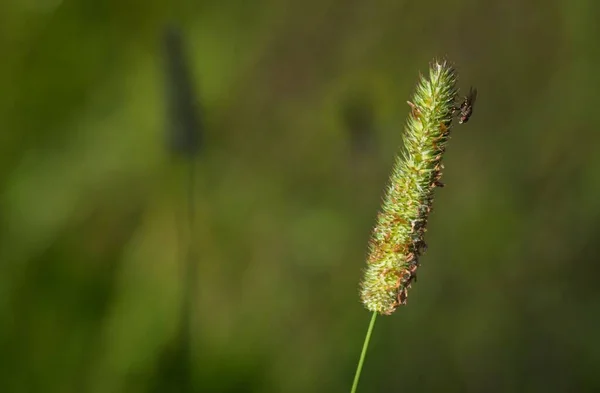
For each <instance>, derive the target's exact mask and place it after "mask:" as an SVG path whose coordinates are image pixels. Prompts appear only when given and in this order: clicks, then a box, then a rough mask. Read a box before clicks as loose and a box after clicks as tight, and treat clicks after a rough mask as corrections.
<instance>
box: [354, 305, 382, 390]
mask: <svg viewBox="0 0 600 393" xmlns="http://www.w3.org/2000/svg"><path fill="white" fill-rule="evenodd" d="M376 317H377V312H373V316H372V317H371V323H369V329H368V330H367V335H366V336H365V342H364V343H363V347H362V352H361V353H360V360H359V361H358V366H357V367H356V374H354V383H353V384H352V390H351V391H350V393H356V388H358V380H359V379H360V373H361V371H362V367H363V364H364V362H365V357H366V355H367V348H369V342H370V341H371V333H373V326H375V318H376Z"/></svg>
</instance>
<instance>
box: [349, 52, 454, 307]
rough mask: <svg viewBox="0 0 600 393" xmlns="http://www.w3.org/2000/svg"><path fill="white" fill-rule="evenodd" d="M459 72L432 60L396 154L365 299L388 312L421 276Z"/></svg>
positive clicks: (375, 234) (370, 261)
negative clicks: (400, 147) (418, 271)
mask: <svg viewBox="0 0 600 393" xmlns="http://www.w3.org/2000/svg"><path fill="white" fill-rule="evenodd" d="M456 78H457V76H456V72H455V70H454V68H453V67H452V66H451V65H450V64H449V63H448V62H446V61H433V62H432V63H431V64H430V68H429V78H425V77H423V76H422V75H421V77H420V82H419V84H418V86H417V90H416V92H415V95H414V99H413V102H408V104H409V106H410V107H411V113H410V116H409V118H408V122H407V125H406V128H405V135H404V149H403V151H402V154H401V155H400V156H398V157H397V158H396V161H395V163H394V168H393V171H392V175H391V177H390V181H389V185H388V187H387V190H386V193H385V196H384V199H383V206H382V208H381V212H380V213H379V214H378V216H377V224H376V226H375V228H374V230H373V234H372V236H371V240H370V242H369V246H370V247H369V248H370V250H369V257H368V260H367V269H366V271H365V276H364V279H363V281H362V284H361V298H362V302H363V303H364V305H365V306H366V308H367V309H369V310H370V311H374V312H377V313H379V314H384V315H389V314H391V313H393V312H394V311H395V310H396V308H397V307H398V306H400V305H401V304H406V297H407V291H408V289H409V288H410V286H411V284H412V282H413V281H416V271H417V268H418V267H419V257H420V256H421V254H422V252H423V251H424V250H425V248H426V245H425V241H424V234H425V231H426V226H427V218H428V216H429V213H430V212H431V205H432V202H433V191H434V190H435V188H436V187H443V184H442V183H441V182H440V178H441V176H442V169H443V165H442V156H443V154H444V151H445V150H446V144H447V142H448V139H449V137H450V128H451V123H452V118H453V115H454V112H455V101H456V98H457V94H458V92H457V89H456Z"/></svg>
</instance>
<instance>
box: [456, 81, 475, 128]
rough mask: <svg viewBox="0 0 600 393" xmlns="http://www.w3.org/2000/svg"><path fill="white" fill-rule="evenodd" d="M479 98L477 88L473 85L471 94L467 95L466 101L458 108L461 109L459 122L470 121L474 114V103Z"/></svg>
mask: <svg viewBox="0 0 600 393" xmlns="http://www.w3.org/2000/svg"><path fill="white" fill-rule="evenodd" d="M476 98H477V89H474V88H472V87H471V89H470V90H469V94H468V95H467V96H466V97H465V99H464V101H463V102H462V103H461V104H460V107H458V108H456V110H457V111H459V117H458V124H463V123H466V122H468V121H469V118H470V117H471V115H472V114H473V104H475V99H476Z"/></svg>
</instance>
